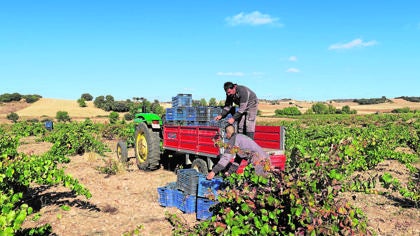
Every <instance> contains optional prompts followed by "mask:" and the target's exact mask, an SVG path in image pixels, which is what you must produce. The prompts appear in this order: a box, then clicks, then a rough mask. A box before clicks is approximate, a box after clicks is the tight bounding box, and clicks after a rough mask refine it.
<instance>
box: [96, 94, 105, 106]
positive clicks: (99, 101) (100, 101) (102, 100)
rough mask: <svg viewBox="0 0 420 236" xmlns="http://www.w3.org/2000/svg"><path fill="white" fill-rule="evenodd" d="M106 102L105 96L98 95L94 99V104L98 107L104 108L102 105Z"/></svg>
mask: <svg viewBox="0 0 420 236" xmlns="http://www.w3.org/2000/svg"><path fill="white" fill-rule="evenodd" d="M104 103H105V97H104V96H99V97H96V98H95V101H93V104H94V105H95V107H97V108H102V106H103V104H104Z"/></svg>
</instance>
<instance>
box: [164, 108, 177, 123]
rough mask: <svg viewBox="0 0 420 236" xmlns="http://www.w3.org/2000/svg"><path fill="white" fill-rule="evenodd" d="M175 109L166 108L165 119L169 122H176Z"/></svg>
mask: <svg viewBox="0 0 420 236" xmlns="http://www.w3.org/2000/svg"><path fill="white" fill-rule="evenodd" d="M174 110H175V109H174V108H166V113H165V118H166V120H167V121H174V120H175V112H174Z"/></svg>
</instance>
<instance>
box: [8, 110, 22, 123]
mask: <svg viewBox="0 0 420 236" xmlns="http://www.w3.org/2000/svg"><path fill="white" fill-rule="evenodd" d="M7 119H8V120H11V121H13V123H16V122H17V120H19V115H18V114H16V113H14V112H12V113H10V114H8V115H7Z"/></svg>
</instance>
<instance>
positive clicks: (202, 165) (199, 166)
mask: <svg viewBox="0 0 420 236" xmlns="http://www.w3.org/2000/svg"><path fill="white" fill-rule="evenodd" d="M191 168H192V169H196V170H197V171H198V172H200V173H202V174H204V175H207V174H208V173H209V171H208V168H207V163H206V161H205V160H203V159H200V158H196V159H195V160H194V161H193V163H192V164H191Z"/></svg>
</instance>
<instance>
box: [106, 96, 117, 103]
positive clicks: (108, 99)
mask: <svg viewBox="0 0 420 236" xmlns="http://www.w3.org/2000/svg"><path fill="white" fill-rule="evenodd" d="M105 101H106V102H114V101H115V100H114V97H113V96H112V95H106V97H105Z"/></svg>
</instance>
